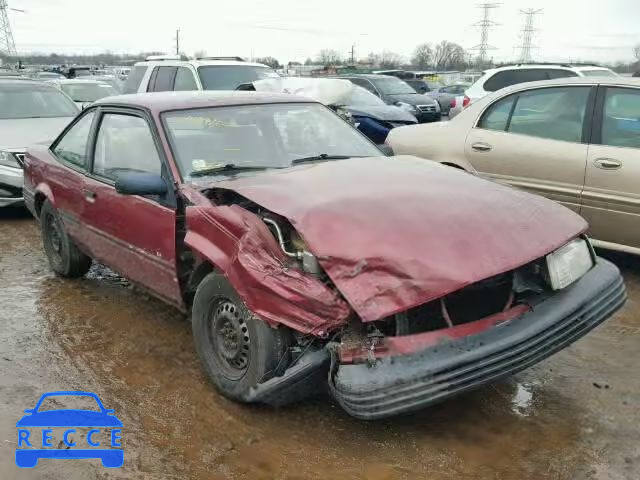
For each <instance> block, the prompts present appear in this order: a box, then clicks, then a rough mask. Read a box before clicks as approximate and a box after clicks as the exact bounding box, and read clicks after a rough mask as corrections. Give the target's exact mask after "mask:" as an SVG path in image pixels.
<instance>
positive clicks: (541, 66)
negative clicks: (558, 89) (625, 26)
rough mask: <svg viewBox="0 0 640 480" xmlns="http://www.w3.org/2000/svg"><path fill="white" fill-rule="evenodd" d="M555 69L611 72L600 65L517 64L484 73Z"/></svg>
mask: <svg viewBox="0 0 640 480" xmlns="http://www.w3.org/2000/svg"><path fill="white" fill-rule="evenodd" d="M545 68H547V69H548V68H553V69H558V70H571V71H574V72H577V71H581V70H609V69H608V68H607V67H601V66H599V65H570V64H567V63H516V64H511V65H503V66H501V67H495V68H488V69H487V70H485V71H484V73H485V74H487V73H496V72H503V71H505V70H521V69H545Z"/></svg>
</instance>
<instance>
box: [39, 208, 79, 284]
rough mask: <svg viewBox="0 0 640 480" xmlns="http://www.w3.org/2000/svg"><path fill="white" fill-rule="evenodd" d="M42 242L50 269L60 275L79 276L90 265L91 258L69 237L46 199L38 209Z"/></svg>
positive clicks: (56, 213)
mask: <svg viewBox="0 0 640 480" xmlns="http://www.w3.org/2000/svg"><path fill="white" fill-rule="evenodd" d="M40 229H41V231H42V243H43V245H44V251H45V253H46V255H47V259H48V260H49V265H50V266H51V269H52V270H53V271H54V272H55V273H56V274H57V275H60V276H61V277H67V278H76V277H81V276H83V275H84V274H85V273H87V271H88V270H89V267H91V258H89V257H87V256H86V255H85V254H84V253H82V252H81V251H80V250H78V247H77V246H76V244H75V243H73V240H71V238H69V235H68V234H67V231H66V230H65V228H64V224H63V223H62V220H61V219H60V215H58V212H57V211H56V209H55V208H54V207H53V205H51V203H50V202H49V201H48V200H45V202H44V205H42V210H41V211H40Z"/></svg>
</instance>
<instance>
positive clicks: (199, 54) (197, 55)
mask: <svg viewBox="0 0 640 480" xmlns="http://www.w3.org/2000/svg"><path fill="white" fill-rule="evenodd" d="M206 56H207V52H206V51H205V50H197V51H195V52H193V58H204V57H206Z"/></svg>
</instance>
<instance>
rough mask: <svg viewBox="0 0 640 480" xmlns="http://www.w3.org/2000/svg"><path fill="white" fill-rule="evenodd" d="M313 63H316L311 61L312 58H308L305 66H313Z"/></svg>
mask: <svg viewBox="0 0 640 480" xmlns="http://www.w3.org/2000/svg"><path fill="white" fill-rule="evenodd" d="M313 63H314V62H313V59H311V58H307V59H306V60H305V61H304V64H305V65H313Z"/></svg>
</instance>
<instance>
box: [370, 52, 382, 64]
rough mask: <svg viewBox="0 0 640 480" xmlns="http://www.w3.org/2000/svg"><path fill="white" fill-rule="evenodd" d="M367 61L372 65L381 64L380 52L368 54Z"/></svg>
mask: <svg viewBox="0 0 640 480" xmlns="http://www.w3.org/2000/svg"><path fill="white" fill-rule="evenodd" d="M367 62H368V63H369V64H371V65H380V54H378V53H375V52H369V55H367Z"/></svg>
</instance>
